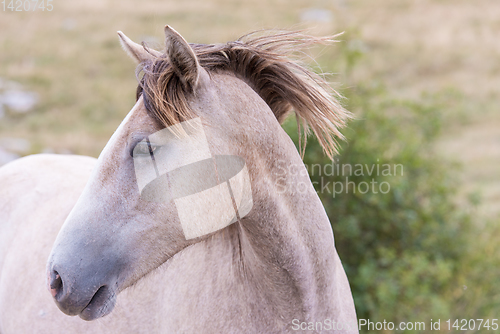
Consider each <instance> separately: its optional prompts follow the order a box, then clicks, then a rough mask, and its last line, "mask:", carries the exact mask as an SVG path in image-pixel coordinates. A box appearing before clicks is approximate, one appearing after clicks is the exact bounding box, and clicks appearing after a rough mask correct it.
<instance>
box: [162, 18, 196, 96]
mask: <svg viewBox="0 0 500 334" xmlns="http://www.w3.org/2000/svg"><path fill="white" fill-rule="evenodd" d="M165 44H166V47H167V51H166V52H167V57H168V60H169V62H170V65H171V66H172V68H173V70H174V71H175V73H176V74H177V76H178V77H179V79H180V80H181V82H182V84H183V86H184V88H186V89H187V90H193V91H194V89H195V88H196V86H197V85H198V82H199V79H200V73H201V71H202V69H201V67H200V63H199V62H198V57H196V54H195V53H194V51H193V49H192V48H191V46H189V44H188V42H186V40H185V39H184V38H183V37H182V36H181V35H180V34H179V33H178V32H177V31H175V30H174V29H173V28H172V27H170V26H168V25H166V26H165Z"/></svg>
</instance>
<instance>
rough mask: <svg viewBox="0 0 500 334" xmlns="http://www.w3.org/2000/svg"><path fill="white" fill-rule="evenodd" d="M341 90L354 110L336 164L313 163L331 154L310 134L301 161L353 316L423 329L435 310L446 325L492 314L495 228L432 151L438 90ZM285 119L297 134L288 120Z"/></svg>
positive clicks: (496, 303) (447, 164)
mask: <svg viewBox="0 0 500 334" xmlns="http://www.w3.org/2000/svg"><path fill="white" fill-rule="evenodd" d="M344 95H346V102H347V103H346V108H347V109H348V110H350V111H352V112H354V114H355V115H356V118H357V119H356V120H354V121H352V122H351V123H350V125H349V127H348V128H347V129H346V130H344V134H345V135H346V137H347V141H346V142H342V143H340V146H341V150H340V152H341V153H340V155H339V156H337V157H335V159H334V161H333V165H334V166H336V165H339V170H340V173H335V175H330V174H331V173H330V174H328V175H326V174H325V170H324V168H323V169H321V170H320V169H319V168H317V166H318V164H319V165H321V166H325V165H329V164H332V161H330V160H329V159H328V158H327V157H326V156H325V155H324V154H323V152H322V150H321V147H320V146H319V145H318V143H317V142H316V141H315V140H314V139H311V140H309V142H308V146H307V150H306V154H305V157H304V163H305V164H306V166H307V167H308V170H309V173H310V177H311V180H312V181H313V182H314V183H313V184H315V187H316V190H317V191H318V194H319V196H320V198H321V200H322V201H323V204H324V205H325V208H326V211H327V213H328V215H329V217H330V220H331V223H332V227H333V230H334V235H335V244H336V248H337V250H338V252H339V255H340V258H341V260H342V262H343V265H344V268H345V270H346V273H347V275H348V277H349V281H350V284H351V289H352V293H353V297H354V301H355V304H356V310H357V315H358V318H360V319H370V320H371V321H372V322H378V321H380V322H382V321H383V320H384V319H385V320H386V321H392V322H394V323H395V324H399V323H400V322H402V321H405V322H408V321H413V322H416V321H418V322H420V321H424V322H425V325H426V330H424V331H422V333H427V332H428V331H429V323H430V320H431V319H433V320H434V321H435V320H437V319H441V330H442V331H443V329H445V328H444V327H446V326H445V323H444V322H445V321H446V320H447V319H456V318H464V319H471V318H484V319H486V318H487V317H490V318H491V317H495V316H496V317H497V318H498V313H497V314H495V311H498V310H500V307H499V306H500V302H499V301H500V299H499V298H498V295H499V293H500V289H499V288H498V287H497V286H496V284H495V283H496V278H497V277H498V271H499V269H498V268H500V261H499V260H498V254H499V252H498V246H497V243H496V242H495V241H494V240H493V238H492V237H491V236H493V235H499V233H498V232H495V231H494V230H493V227H491V226H489V225H487V224H481V225H480V226H481V227H480V226H479V224H477V222H474V221H473V219H472V217H473V215H472V214H471V211H470V210H471V208H468V207H461V206H459V205H458V204H456V201H455V196H454V195H455V194H456V192H457V189H458V187H460V184H458V183H457V180H458V177H457V175H456V171H457V170H458V169H457V165H455V164H453V163H451V162H449V161H446V160H443V159H441V158H440V157H439V155H438V154H437V153H436V152H434V151H433V144H434V143H435V140H436V139H437V136H438V135H439V134H440V130H441V123H442V120H441V116H440V115H441V111H440V108H441V105H440V102H439V101H441V100H442V99H440V98H436V96H428V97H426V98H423V99H422V101H420V102H414V101H409V100H397V99H394V98H391V97H390V96H389V95H388V93H387V92H386V91H385V90H384V89H382V88H380V87H373V86H370V87H366V86H363V85H357V88H356V89H351V90H348V91H346V92H344ZM284 127H285V129H286V130H287V132H288V133H289V134H290V135H291V137H292V139H294V141H295V142H296V143H297V135H296V128H295V126H294V120H293V119H291V120H289V121H287V122H286V123H285V125H284ZM343 165H344V166H343ZM345 165H351V166H352V171H353V172H352V173H350V170H349V167H346V166H345ZM359 165H362V167H363V168H362V171H363V175H359V174H361V173H360V172H359V171H360V168H361V167H359ZM313 166H316V168H314V167H313ZM356 166H357V167H358V168H356ZM377 166H378V167H379V169H378V172H377ZM384 166H385V167H384ZM387 166H389V167H387ZM394 166H397V167H396V168H393V167H394ZM342 167H343V168H342ZM372 168H373V169H372ZM342 169H344V173H342ZM370 169H372V171H371V173H370ZM334 170H335V169H334ZM355 170H358V173H357V174H358V175H354V171H355ZM335 171H336V170H335ZM383 171H385V173H383ZM369 174H371V175H369ZM383 174H385V175H383ZM388 174H390V175H388ZM346 178H348V179H346ZM327 182H330V184H329V186H325V184H326V183H327ZM347 182H353V183H350V184H349V187H348V188H347V191H346V183H347ZM384 182H385V183H384ZM341 184H342V185H343V189H342V191H340V189H341V188H340V185H341ZM382 184H383V187H382V191H380V188H379V186H380V185H382ZM334 185H335V186H334ZM366 185H370V186H369V188H370V189H369V191H366V192H365V190H366V189H367V187H366ZM388 185H389V186H390V188H389V187H388ZM359 187H361V188H359ZM335 189H336V190H337V193H335V192H334V190H335ZM360 190H361V191H360ZM364 192H365V193H364ZM496 230H498V228H496ZM488 253H489V254H488ZM488 255H489V256H488ZM495 255H496V256H495ZM479 272H482V273H479ZM495 295H496V296H497V297H496V299H495V297H493V296H495ZM445 331H446V330H445ZM363 332H366V331H363ZM395 332H397V331H395ZM413 332H418V331H413ZM478 332H481V331H478Z"/></svg>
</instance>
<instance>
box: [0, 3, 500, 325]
mask: <svg viewBox="0 0 500 334" xmlns="http://www.w3.org/2000/svg"><path fill="white" fill-rule="evenodd" d="M45 2H47V0H45ZM50 3H51V4H52V5H53V8H52V10H51V11H49V10H48V8H47V4H45V5H46V7H45V10H43V11H42V9H41V8H37V10H35V11H33V8H30V9H31V10H30V11H25V10H24V9H23V10H22V11H15V10H16V9H17V7H16V6H14V8H13V10H12V7H11V8H8V7H9V1H6V3H5V4H3V3H2V4H0V6H4V7H3V8H0V165H1V164H5V163H7V162H8V161H11V160H13V159H16V158H18V157H20V156H25V155H28V154H35V153H41V152H52V153H60V154H84V155H90V156H95V157H97V156H98V154H99V152H100V151H101V150H102V148H103V147H104V145H105V144H106V142H107V140H108V139H109V137H110V136H111V134H112V133H113V131H114V130H115V129H116V127H117V126H118V125H119V123H120V122H121V120H122V119H123V118H124V116H125V115H126V114H127V113H128V111H129V110H130V109H131V107H132V106H133V104H134V102H135V89H136V86H137V81H136V77H135V73H134V69H135V64H134V63H133V62H132V61H131V60H130V59H129V58H128V57H127V56H126V55H125V54H124V52H123V51H122V50H121V47H120V44H119V42H118V37H117V34H116V31H117V30H122V31H123V32H124V33H125V34H127V35H128V36H129V37H130V38H131V39H133V40H134V41H137V42H140V41H145V42H147V43H148V44H149V45H151V46H155V45H156V46H157V47H158V48H159V49H162V48H163V27H164V25H165V24H169V25H172V26H173V27H174V28H175V29H176V30H177V31H179V32H180V33H181V34H182V35H183V36H184V37H185V38H186V40H188V41H189V42H193V43H194V42H196V43H218V42H226V41H229V40H234V39H236V38H238V37H239V36H241V35H243V34H245V33H248V32H250V31H254V30H258V29H262V28H286V29H297V28H309V29H310V33H311V34H313V35H328V34H336V33H339V32H344V34H343V35H341V36H339V37H338V40H339V43H336V44H334V45H333V46H328V47H318V48H315V49H313V50H311V51H310V52H309V56H310V59H309V65H310V66H311V67H312V68H313V69H315V70H316V71H318V72H325V73H328V74H327V75H326V77H327V79H328V80H329V81H331V82H332V86H333V87H334V88H335V89H336V90H338V91H339V92H340V93H341V94H342V95H344V96H345V99H343V101H342V103H343V104H344V106H345V107H346V108H347V109H348V110H350V111H352V112H353V113H354V114H355V115H356V120H354V121H352V122H351V123H350V124H349V126H348V128H346V129H345V130H344V133H345V135H346V137H347V141H346V142H341V143H340V147H341V150H340V154H339V155H338V156H337V157H336V158H335V159H336V160H335V163H344V164H351V165H353V166H354V165H355V164H365V165H368V166H372V165H374V164H380V165H382V164H391V165H393V164H402V165H403V166H404V173H403V175H400V174H398V175H380V174H378V175H367V174H366V173H365V175H359V176H355V177H352V178H350V179H349V181H353V182H355V183H356V184H360V183H361V182H367V183H370V182H373V181H374V182H378V183H381V182H388V183H389V184H390V191H389V192H387V193H386V194H381V193H374V192H373V191H369V192H367V193H365V194H362V193H360V192H356V193H352V192H351V193H346V192H343V193H340V194H336V195H335V197H333V195H332V194H331V193H328V192H327V191H321V189H318V191H319V193H320V197H321V198H322V200H323V203H324V204H325V208H326V210H327V212H328V214H329V216H330V219H331V222H332V227H333V229H334V233H335V239H336V246H337V249H338V251H339V254H340V257H341V259H342V261H343V264H344V267H345V269H346V272H347V274H348V276H349V280H350V284H351V288H352V291H353V295H354V300H355V303H356V309H357V312H358V317H359V318H363V319H370V320H371V321H383V320H384V319H386V320H387V321H394V322H399V321H425V322H426V323H428V322H429V320H430V319H434V320H436V319H442V320H441V329H442V330H443V328H444V325H443V322H444V321H446V320H447V319H488V318H489V319H493V318H498V317H500V287H499V285H498V284H497V278H498V277H499V274H500V256H499V255H500V249H499V245H498V244H499V243H498V241H497V240H498V239H499V238H500V230H499V227H498V225H499V224H498V223H500V111H499V103H498V100H499V97H500V40H499V38H498V37H499V32H500V3H499V2H498V1H497V0H468V1H467V0H414V1H410V0H379V1H369V0H330V1H323V0H314V1H311V0H307V1H306V0H289V1H284V0H270V1H260V0H257V1H252V2H240V1H235V0H210V1H207V0H203V1H201V0H194V1H193V0H186V1H171V0H162V1H141V2H139V1H130V0H124V1H106V0H99V1H97V0H89V1H59V0H53V1H51V2H50ZM33 4H34V2H33ZM33 4H32V5H31V6H33ZM26 6H27V5H26ZM294 124H295V123H294V121H293V120H291V121H287V122H286V123H285V124H284V128H285V129H286V130H287V131H288V132H289V134H290V135H291V136H292V138H293V139H294V140H297V136H296V130H295V126H294ZM304 159H305V162H306V164H308V165H309V166H310V165H312V164H328V163H331V161H330V160H328V159H327V158H326V157H325V156H324V155H323V153H322V152H321V149H320V148H319V146H318V145H317V143H316V142H315V141H314V140H312V139H311V140H310V142H309V144H308V147H307V151H306V155H305V158H304ZM311 178H312V179H313V181H314V180H316V181H318V182H319V181H321V178H323V179H322V180H323V181H325V179H324V178H325V175H311ZM344 179H345V177H344V176H342V175H336V176H329V177H328V178H327V181H331V182H335V181H343V180H344ZM443 331H445V330H443ZM363 332H367V331H363ZM387 332H390V331H387ZM415 332H417V331H415ZM423 332H427V331H423ZM460 332H484V331H483V330H477V327H476V328H475V329H470V330H460Z"/></svg>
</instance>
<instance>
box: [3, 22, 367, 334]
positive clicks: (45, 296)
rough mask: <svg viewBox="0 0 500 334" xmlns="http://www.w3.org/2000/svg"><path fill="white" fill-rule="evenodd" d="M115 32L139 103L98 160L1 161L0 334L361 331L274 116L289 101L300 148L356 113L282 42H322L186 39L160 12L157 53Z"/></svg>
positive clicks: (271, 36) (317, 206)
mask: <svg viewBox="0 0 500 334" xmlns="http://www.w3.org/2000/svg"><path fill="white" fill-rule="evenodd" d="M118 35H119V40H120V42H121V44H122V47H123V49H124V50H125V51H126V53H127V54H128V55H129V56H130V57H131V58H132V59H133V60H135V62H136V63H138V69H139V70H138V71H137V72H136V75H137V76H138V80H139V84H138V88H137V94H136V103H135V105H134V106H133V108H132V109H131V111H130V112H129V113H128V114H127V116H126V117H125V118H124V120H123V121H122V123H121V124H120V125H119V127H118V128H117V130H116V132H115V133H114V134H113V135H112V137H111V138H110V140H109V142H108V143H107V144H106V146H105V148H104V149H103V151H102V152H101V154H100V155H99V157H98V159H94V158H90V157H83V156H71V155H65V156H61V155H51V154H41V155H33V156H28V157H24V158H21V159H18V160H16V161H14V162H11V163H9V164H7V165H5V166H3V167H2V168H1V169H0V184H1V185H2V186H1V188H0V333H1V334H11V333H16V334H19V333H41V334H45V333H148V334H151V333H162V334H164V333H288V332H295V331H300V332H308V333H312V332H314V333H316V332H321V331H328V332H332V333H358V330H357V328H356V326H355V324H356V312H355V308H354V303H353V298H352V295H351V291H350V287H349V283H348V280H347V276H346V274H345V272H344V269H343V267H342V264H341V261H340V259H339V256H338V254H337V252H336V249H335V245H334V237H333V231H332V228H331V225H330V222H329V219H328V217H327V215H326V212H325V210H324V207H323V205H322V203H321V201H320V199H319V197H318V195H317V193H316V192H315V190H314V188H313V186H312V184H311V181H310V179H309V176H308V174H307V171H306V169H305V166H304V164H303V162H302V158H301V154H300V153H299V151H301V150H302V149H299V150H297V148H296V147H295V145H294V143H293V141H292V140H291V139H290V137H289V136H288V135H287V134H286V132H285V131H284V130H283V128H282V127H281V124H282V123H283V121H284V120H285V118H286V117H287V116H288V115H289V114H290V113H291V112H292V111H293V112H294V113H295V116H296V119H297V122H298V126H299V131H300V133H302V142H303V144H304V146H303V147H302V148H305V140H304V138H306V137H307V133H308V131H309V130H312V132H313V133H314V134H315V135H316V136H317V137H318V140H319V143H320V144H321V145H322V147H323V149H324V150H325V153H326V154H328V155H332V154H334V153H335V152H336V146H335V145H336V140H337V138H342V135H341V133H340V131H339V129H340V128H342V127H343V126H344V125H345V124H346V122H347V120H348V119H349V118H350V117H351V115H350V113H349V112H348V111H346V110H345V109H344V108H343V107H342V106H341V105H340V103H339V102H338V97H337V96H336V95H335V92H334V91H333V90H332V89H331V88H330V87H329V86H328V85H327V84H326V82H325V81H324V79H323V78H322V77H320V76H319V75H317V74H315V73H313V72H312V71H310V70H308V69H307V68H306V67H305V66H303V65H302V64H301V63H300V62H299V61H298V60H296V59H295V58H294V57H293V55H292V53H294V51H297V50H301V49H302V48H304V47H309V46H311V45H314V44H317V43H328V42H329V41H331V40H332V39H331V38H329V37H328V38H317V37H311V36H308V35H306V34H304V33H303V32H283V31H279V32H275V33H260V34H259V33H257V34H255V33H254V34H249V35H246V36H244V37H243V38H240V39H238V40H236V41H233V42H228V43H222V44H209V45H207V44H189V43H187V42H186V40H185V39H184V38H183V37H182V36H181V35H180V34H179V33H178V32H176V31H175V30H174V29H173V28H171V27H169V26H168V25H167V26H166V27H165V44H166V48H165V51H164V52H160V51H157V50H154V49H151V48H149V47H147V46H146V45H144V44H143V45H139V44H137V43H135V42H133V41H131V40H130V39H129V38H128V37H127V36H125V35H124V34H123V33H122V32H118ZM193 124H195V125H196V126H195V125H193ZM174 130H175V131H174ZM166 132H168V133H169V134H168V135H169V136H170V137H169V138H170V139H169V140H167V141H165V142H161V143H158V142H156V140H157V138H159V137H161V136H160V135H158V134H162V135H163V134H165V133H166ZM193 133H195V134H194V135H192V134H193ZM195 137H196V138H198V139H199V141H196V140H198V139H196V140H195V139H193V138H195ZM162 138H166V135H163V137H162ZM200 138H201V139H200ZM195 142H196V145H195V144H193V143H195ZM186 143H187V144H186ZM199 143H201V144H199ZM198 144H199V145H198ZM190 145H191V146H190ZM197 145H198V146H197ZM158 152H160V153H161V152H163V153H161V154H163V155H161V154H160V153H158ZM200 152H202V153H200ZM160 156H161V157H162V158H161V159H163V160H161V159H160ZM141 159H142V160H141ZM160 160H161V161H164V162H165V163H166V164H168V166H167V167H168V168H167V167H165V166H163V167H162V166H160V165H161V164H160V162H161V161H160ZM140 161H143V162H144V161H145V162H144V163H142V162H140ZM211 161H212V162H213V163H211ZM141 164H142V165H141ZM152 164H154V166H155V168H156V174H154V173H153V172H151V173H153V174H151V175H149V174H148V175H149V176H147V177H146V176H144V175H146V174H144V173H145V172H144V170H145V169H147V168H150V171H152V170H153V169H151V168H152V167H151V166H153V165H152ZM156 164H158V167H157V165H156ZM138 166H139V167H138ZM141 166H142V167H141ZM148 166H149V167H148ZM189 166H191V167H189ZM289 166H296V167H297V168H298V169H299V171H300V172H297V173H291V172H286V173H282V172H279V171H283V170H285V171H287V170H289V169H287V167H289ZM161 168H164V174H163V175H160V173H159V169H161ZM199 170H203V171H204V172H203V173H201V172H200V173H201V174H200V173H198V171H199ZM141 173H142V174H141ZM197 173H198V174H197ZM215 174H217V175H216V176H214V175H215ZM164 175H170V176H169V177H168V178H167V179H168V180H170V181H168V182H167V183H165V182H163V181H162V182H156V181H157V180H165V178H164V177H163V176H164ZM173 175H174V176H175V175H177V176H175V177H174V176H173ZM278 176H279V177H278ZM148 177H149V179H148ZM145 178H146V179H145ZM278 179H279V180H278ZM175 180H180V181H175ZM207 180H208V181H207ZM169 182H170V183H169ZM172 182H173V183H172ZM175 182H177V183H175ZM151 184H153V185H154V187H152V188H151V187H149V185H151ZM169 184H170V185H172V187H173V188H176V189H177V190H175V192H177V193H182V194H180V195H179V194H177V195H176V196H174V195H172V193H173V191H170V190H169V189H168V185H169ZM174 184H177V185H176V186H175V185H174ZM298 184H301V185H305V188H306V190H307V191H299V189H298V188H297V185H298ZM193 185H194V186H193ZM283 185H285V186H286V187H285V189H286V191H280V189H282V188H283ZM146 189H153V190H152V191H150V192H149V193H148V194H146V193H147V192H146V191H145V190H146ZM189 189H191V190H189ZM193 189H194V190H193ZM214 189H215V190H214ZM155 191H156V192H155ZM162 193H165V194H167V195H165V196H163V197H162V195H161V194H162ZM188 195H189V196H188ZM148 196H149V197H148ZM181 202H182V205H181V204H179V203H181ZM186 217H187V218H186ZM219 220H220V221H219ZM209 223H210V224H212V225H210V224H209ZM190 224H191V225H190ZM193 224H194V225H193ZM206 224H209V225H210V226H209V227H208V228H207V227H206V226H205V225H206ZM214 224H215V225H214ZM190 226H191V227H190ZM192 226H195V227H196V228H192ZM47 259H48V260H47ZM47 290H48V291H47ZM77 316H78V317H77Z"/></svg>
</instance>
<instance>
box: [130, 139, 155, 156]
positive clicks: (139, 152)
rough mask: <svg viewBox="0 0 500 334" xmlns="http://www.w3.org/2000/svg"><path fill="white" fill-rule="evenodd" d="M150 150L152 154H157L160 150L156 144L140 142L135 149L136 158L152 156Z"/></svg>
mask: <svg viewBox="0 0 500 334" xmlns="http://www.w3.org/2000/svg"><path fill="white" fill-rule="evenodd" d="M150 148H151V151H152V152H155V151H156V150H157V149H158V146H156V145H154V144H149V145H148V143H147V142H139V143H137V145H136V146H135V147H134V154H133V155H134V156H143V155H147V156H149V155H150V154H151V152H150Z"/></svg>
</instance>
